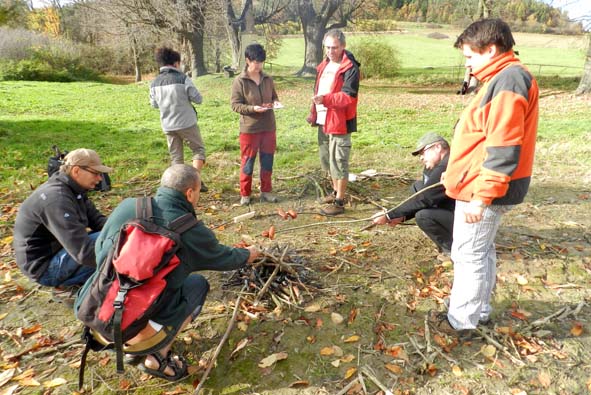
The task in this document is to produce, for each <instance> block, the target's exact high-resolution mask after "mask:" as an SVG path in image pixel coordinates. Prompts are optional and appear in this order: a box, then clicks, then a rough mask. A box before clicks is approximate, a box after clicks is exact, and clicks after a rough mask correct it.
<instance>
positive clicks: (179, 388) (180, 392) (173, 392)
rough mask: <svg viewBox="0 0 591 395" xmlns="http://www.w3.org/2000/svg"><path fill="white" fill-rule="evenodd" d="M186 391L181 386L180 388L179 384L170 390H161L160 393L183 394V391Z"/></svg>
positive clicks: (168, 394)
mask: <svg viewBox="0 0 591 395" xmlns="http://www.w3.org/2000/svg"><path fill="white" fill-rule="evenodd" d="M186 392H187V391H185V390H184V389H183V388H181V387H180V386H179V387H176V388H175V389H174V390H172V391H166V392H163V393H162V395H181V394H184V393H186Z"/></svg>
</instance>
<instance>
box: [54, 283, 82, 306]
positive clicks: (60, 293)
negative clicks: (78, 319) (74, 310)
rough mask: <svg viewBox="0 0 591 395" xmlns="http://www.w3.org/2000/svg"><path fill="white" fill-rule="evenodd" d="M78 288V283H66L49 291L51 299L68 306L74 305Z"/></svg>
mask: <svg viewBox="0 0 591 395" xmlns="http://www.w3.org/2000/svg"><path fill="white" fill-rule="evenodd" d="M79 290H80V285H67V286H64V287H55V288H54V289H53V290H52V291H51V300H53V301H54V302H56V303H63V304H65V305H66V306H68V307H74V302H75V301H76V295H77V294H78V291H79Z"/></svg>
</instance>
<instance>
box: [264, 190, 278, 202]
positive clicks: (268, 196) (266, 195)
mask: <svg viewBox="0 0 591 395" xmlns="http://www.w3.org/2000/svg"><path fill="white" fill-rule="evenodd" d="M278 201H279V199H277V196H275V195H273V194H272V193H271V192H261V203H265V202H266V203H277V202H278Z"/></svg>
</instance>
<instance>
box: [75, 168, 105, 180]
mask: <svg viewBox="0 0 591 395" xmlns="http://www.w3.org/2000/svg"><path fill="white" fill-rule="evenodd" d="M78 167H79V168H81V169H82V170H85V171H87V172H89V173H92V174H94V175H95V176H101V177H102V176H103V173H101V172H100V171H96V170H92V169H91V168H89V167H86V166H78Z"/></svg>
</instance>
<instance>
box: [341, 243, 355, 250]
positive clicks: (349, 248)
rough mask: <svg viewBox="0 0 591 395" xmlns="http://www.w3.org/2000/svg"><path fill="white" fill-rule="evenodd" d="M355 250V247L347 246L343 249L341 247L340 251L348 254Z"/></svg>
mask: <svg viewBox="0 0 591 395" xmlns="http://www.w3.org/2000/svg"><path fill="white" fill-rule="evenodd" d="M354 249H355V246H354V245H353V244H347V245H346V246H344V247H341V251H343V252H349V251H353V250H354Z"/></svg>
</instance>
